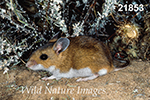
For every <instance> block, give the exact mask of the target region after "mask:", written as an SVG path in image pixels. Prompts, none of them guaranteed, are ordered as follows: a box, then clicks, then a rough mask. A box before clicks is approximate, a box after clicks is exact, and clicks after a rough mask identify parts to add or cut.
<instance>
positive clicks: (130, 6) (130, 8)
mask: <svg viewBox="0 0 150 100" xmlns="http://www.w3.org/2000/svg"><path fill="white" fill-rule="evenodd" d="M118 7H119V9H118V11H135V12H137V11H143V10H144V6H143V4H140V5H139V4H134V5H133V4H124V5H122V4H119V5H118ZM123 8H124V9H123Z"/></svg>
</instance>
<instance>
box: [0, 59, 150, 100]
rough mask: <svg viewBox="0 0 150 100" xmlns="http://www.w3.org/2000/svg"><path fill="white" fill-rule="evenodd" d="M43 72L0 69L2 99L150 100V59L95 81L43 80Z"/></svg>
mask: <svg viewBox="0 0 150 100" xmlns="http://www.w3.org/2000/svg"><path fill="white" fill-rule="evenodd" d="M40 73H41V72H35V71H31V70H27V69H26V68H25V67H23V66H22V67H14V68H12V69H11V70H10V71H9V72H8V73H6V74H3V71H2V70H1V71H0V100H150V61H146V62H143V61H133V62H132V63H131V64H130V65H129V66H128V67H127V68H126V69H123V70H121V71H118V72H113V73H110V74H107V75H105V76H101V77H98V78H97V79H95V80H91V81H87V82H78V83H77V82H76V79H77V78H73V79H65V78H62V79H61V80H58V81H57V80H49V81H42V80H41V75H40Z"/></svg>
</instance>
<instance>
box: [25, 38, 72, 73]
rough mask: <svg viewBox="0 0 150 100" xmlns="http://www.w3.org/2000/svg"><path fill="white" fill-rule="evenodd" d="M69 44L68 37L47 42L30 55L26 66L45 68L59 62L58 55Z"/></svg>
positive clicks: (36, 68)
mask: <svg viewBox="0 0 150 100" xmlns="http://www.w3.org/2000/svg"><path fill="white" fill-rule="evenodd" d="M69 44H70V40H69V39H68V38H59V39H58V40H57V41H56V42H54V41H53V42H49V43H48V44H46V45H45V46H43V47H40V48H39V49H38V50H36V51H35V52H34V53H33V54H32V55H31V57H30V59H29V61H28V62H27V64H26V67H28V68H30V69H32V70H45V68H49V67H50V66H53V65H55V64H56V63H58V62H59V59H58V58H59V55H60V54H61V53H62V52H63V51H65V50H66V49H67V48H68V46H69Z"/></svg>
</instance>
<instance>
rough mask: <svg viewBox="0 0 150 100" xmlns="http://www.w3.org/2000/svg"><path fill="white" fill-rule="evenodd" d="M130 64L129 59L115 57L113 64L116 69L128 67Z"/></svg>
mask: <svg viewBox="0 0 150 100" xmlns="http://www.w3.org/2000/svg"><path fill="white" fill-rule="evenodd" d="M129 64H130V61H129V60H120V59H116V58H114V59H113V65H114V66H115V69H114V71H118V70H121V69H124V68H126V67H127V66H128V65H129Z"/></svg>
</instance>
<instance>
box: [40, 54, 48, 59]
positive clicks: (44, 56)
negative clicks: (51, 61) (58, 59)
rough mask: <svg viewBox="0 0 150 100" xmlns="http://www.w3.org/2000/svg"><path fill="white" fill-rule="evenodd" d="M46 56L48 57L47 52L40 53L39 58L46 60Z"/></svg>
mask: <svg viewBox="0 0 150 100" xmlns="http://www.w3.org/2000/svg"><path fill="white" fill-rule="evenodd" d="M47 58H48V56H47V54H42V55H41V56H40V59H42V60H46V59H47Z"/></svg>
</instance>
